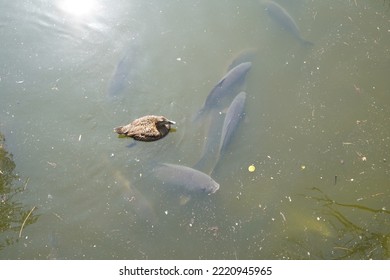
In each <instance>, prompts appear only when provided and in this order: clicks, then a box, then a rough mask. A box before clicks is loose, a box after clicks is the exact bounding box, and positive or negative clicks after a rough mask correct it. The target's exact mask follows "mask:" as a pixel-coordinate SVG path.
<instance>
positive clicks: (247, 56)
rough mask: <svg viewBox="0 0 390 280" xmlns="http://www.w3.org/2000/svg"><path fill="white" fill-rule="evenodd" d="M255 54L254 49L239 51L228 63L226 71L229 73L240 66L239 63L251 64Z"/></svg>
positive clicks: (255, 50)
mask: <svg viewBox="0 0 390 280" xmlns="http://www.w3.org/2000/svg"><path fill="white" fill-rule="evenodd" d="M256 54H257V49H255V48H247V49H243V50H241V51H240V52H239V53H237V54H236V55H235V57H234V58H233V60H232V61H231V62H230V64H229V66H228V70H227V71H230V70H231V69H233V68H234V67H236V66H237V65H240V64H241V63H244V62H252V61H253V60H254V59H255V57H256Z"/></svg>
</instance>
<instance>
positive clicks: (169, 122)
mask: <svg viewBox="0 0 390 280" xmlns="http://www.w3.org/2000/svg"><path fill="white" fill-rule="evenodd" d="M164 124H176V122H174V121H170V120H166V121H164Z"/></svg>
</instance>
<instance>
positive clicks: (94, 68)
mask: <svg viewBox="0 0 390 280" xmlns="http://www.w3.org/2000/svg"><path fill="white" fill-rule="evenodd" d="M1 2H2V3H1V6H2V8H1V12H0V33H1V36H2V40H1V48H0V53H1V66H2V67H1V70H0V96H1V102H0V131H1V133H2V134H3V135H4V136H5V139H6V142H5V143H6V149H7V150H8V151H9V152H10V153H12V154H13V160H14V162H15V164H16V167H15V172H16V173H17V174H18V175H19V176H20V182H17V184H21V185H22V186H23V189H25V190H24V191H22V192H21V193H18V194H17V195H14V196H13V197H12V200H13V201H15V202H17V203H19V204H18V205H20V204H21V205H23V211H25V212H26V213H28V212H29V211H30V210H31V209H34V211H33V212H32V215H31V216H30V217H29V218H30V219H34V222H33V223H29V222H28V220H27V222H26V225H25V226H24V227H23V230H22V231H21V232H20V227H21V223H18V224H16V225H15V229H14V230H5V231H3V232H2V233H0V241H1V242H2V244H1V245H2V246H4V247H3V248H2V249H1V251H0V258H2V259H47V258H57V259H159V258H164V259H165V258H166V259H216V258H218V259H235V258H238V259H252V258H254V259H289V258H293V259H337V258H353V259H368V258H375V259H387V258H389V257H390V212H389V210H390V191H389V184H390V149H389V148H390V147H389V146H390V128H389V121H390V80H389V74H388V73H389V71H390V10H389V8H388V5H387V3H386V2H383V1H379V0H378V1H374V0H365V1H363V0H357V1H347V0H346V1H336V0H334V1H333V0H332V1H320V0H318V1H317V0H296V1H286V0H280V1H278V3H279V4H281V5H283V6H284V7H285V8H286V10H288V11H289V12H290V14H291V15H292V16H293V17H294V18H295V20H296V21H297V24H298V25H299V26H300V28H301V31H302V35H303V37H304V38H306V39H308V40H310V41H312V42H314V46H313V47H311V48H310V47H309V48H307V47H304V46H302V44H300V43H299V42H298V41H297V40H296V39H295V38H294V37H293V36H292V35H291V34H289V33H287V32H286V31H285V30H283V29H281V28H280V27H279V26H278V25H277V24H276V23H275V22H274V21H272V19H270V17H269V16H268V15H267V13H266V12H265V11H264V8H263V6H262V5H260V4H259V2H258V1H230V0H227V1H222V0H221V1H173V0H172V1H152V0H151V1H143V0H139V1H135V0H134V1H125V0H124V1H106V0H100V1H99V0H95V1H92V0H91V1H60V0H56V1H44V0H35V1H1ZM65 2H68V5H65V4H64V3H65ZM71 2H76V3H77V4H75V5H76V6H74V5H73V6H72V5H69V3H71ZM82 3H89V4H90V5H91V6H87V5H86V6H85V7H84V6H81V5H82ZM77 5H78V6H77ZM84 8H85V10H84ZM253 48H255V49H257V55H256V57H255V59H254V60H253V66H252V69H251V70H250V72H249V74H248V76H247V80H246V92H247V94H248V99H247V103H246V107H245V113H246V116H245V119H244V120H243V121H242V122H241V125H240V126H239V128H238V130H237V131H236V134H235V136H234V137H233V139H232V141H231V143H230V145H229V149H228V152H227V153H226V154H225V155H224V156H223V159H222V161H221V162H220V163H219V164H218V166H217V168H216V170H215V173H214V175H213V178H214V179H215V180H216V181H217V182H218V183H219V184H220V186H221V187H220V189H219V190H218V191H217V192H216V193H215V194H212V195H209V196H207V195H206V196H204V195H188V194H186V193H185V192H184V191H183V192H181V191H178V190H173V189H171V188H169V187H168V186H165V185H162V184H161V182H159V181H158V180H156V179H155V178H154V177H153V176H152V175H151V172H150V171H151V168H152V166H153V163H154V162H169V163H174V164H183V165H188V166H192V165H194V164H195V163H196V162H197V161H198V159H199V157H200V154H201V153H202V149H203V146H204V143H205V137H207V133H208V132H207V129H201V128H196V129H194V128H193V125H192V117H193V115H194V114H195V113H196V112H197V110H199V109H200V108H201V106H202V105H203V103H204V100H205V98H206V97H207V94H208V93H209V92H210V90H211V89H212V87H213V86H214V85H215V84H216V83H217V82H218V80H219V79H220V78H221V77H222V76H223V75H224V73H225V72H226V69H227V67H228V65H229V63H230V62H231V61H232V59H233V58H234V57H235V56H236V55H237V54H238V53H239V52H240V51H242V50H244V49H253ZM128 53H130V54H134V55H133V56H131V55H130V56H129V57H126V55H127V54H128ZM124 58H125V61H126V63H127V65H128V67H127V68H126V67H125V68H123V71H125V74H126V75H127V76H126V79H125V81H124V83H123V85H121V87H119V90H117V91H116V92H115V93H114V94H112V95H114V96H108V91H109V85H110V81H111V79H112V76H113V74H114V72H115V69H116V67H117V65H118V63H119V62H120V61H121V59H124ZM146 114H161V115H165V116H167V117H168V118H170V119H173V120H175V121H176V122H177V125H176V131H174V132H172V133H170V134H169V135H168V136H167V137H166V138H164V139H162V140H160V141H157V142H153V143H138V144H137V145H135V146H134V147H132V148H127V147H126V145H128V144H129V143H131V141H130V140H128V139H123V138H117V136H116V135H115V133H113V130H112V129H113V127H115V126H118V125H122V124H126V123H128V122H130V121H131V120H133V119H135V118H137V117H140V116H143V115H146ZM215 141H217V142H219V139H216V140H215ZM251 164H253V165H254V166H255V167H256V170H255V172H253V173H250V172H249V171H248V166H249V165H251ZM2 203H5V202H2ZM34 207H35V208H34ZM26 213H24V218H26ZM20 222H22V220H21V221H20ZM19 233H21V238H19V237H18V235H19ZM7 244H8V245H7ZM0 248H1V247H0Z"/></svg>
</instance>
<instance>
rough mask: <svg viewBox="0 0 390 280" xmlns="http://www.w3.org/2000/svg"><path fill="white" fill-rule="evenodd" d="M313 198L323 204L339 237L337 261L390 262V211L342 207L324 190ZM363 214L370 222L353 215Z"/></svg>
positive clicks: (335, 252)
mask: <svg viewBox="0 0 390 280" xmlns="http://www.w3.org/2000/svg"><path fill="white" fill-rule="evenodd" d="M314 191H317V192H319V193H320V196H315V197H314V196H313V197H312V198H313V199H314V200H316V201H317V202H319V203H320V205H321V204H322V207H323V214H324V215H326V216H327V217H328V218H327V221H328V223H329V225H330V226H331V228H333V230H334V231H335V232H336V234H337V240H336V241H334V243H333V255H334V257H335V259H389V258H390V211H389V210H388V209H386V208H385V207H383V208H379V209H376V208H371V207H368V206H364V205H361V204H359V203H356V204H350V203H341V202H338V201H335V200H333V199H331V198H330V197H329V196H327V195H326V194H325V193H323V192H322V191H321V190H319V189H317V188H315V189H314ZM356 211H359V212H361V216H367V215H368V216H369V217H368V219H362V220H357V219H355V220H354V219H352V218H350V217H349V216H351V215H350V214H351V212H356Z"/></svg>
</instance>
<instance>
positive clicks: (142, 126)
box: [114, 115, 175, 142]
mask: <svg viewBox="0 0 390 280" xmlns="http://www.w3.org/2000/svg"><path fill="white" fill-rule="evenodd" d="M172 124H175V122H174V121H171V120H168V119H167V118H165V117H163V116H155V115H148V116H144V117H141V118H138V119H136V120H134V121H133V122H131V123H129V124H128V125H124V126H118V127H116V128H114V131H115V132H116V133H118V134H119V135H125V136H127V137H131V138H133V139H135V140H138V141H146V142H151V141H156V140H159V139H161V138H163V137H165V136H166V135H167V134H168V133H169V130H170V129H171V125H172Z"/></svg>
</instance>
